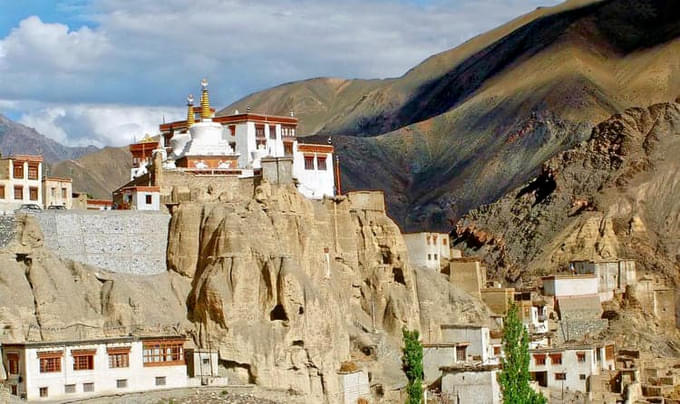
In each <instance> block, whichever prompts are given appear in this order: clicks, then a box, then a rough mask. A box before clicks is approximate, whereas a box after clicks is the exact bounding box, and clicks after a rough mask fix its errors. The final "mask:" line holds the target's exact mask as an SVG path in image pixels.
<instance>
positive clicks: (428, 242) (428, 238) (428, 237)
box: [426, 236, 430, 245]
mask: <svg viewBox="0 0 680 404" xmlns="http://www.w3.org/2000/svg"><path fill="white" fill-rule="evenodd" d="M426 239H427V245H430V236H427V237H426Z"/></svg>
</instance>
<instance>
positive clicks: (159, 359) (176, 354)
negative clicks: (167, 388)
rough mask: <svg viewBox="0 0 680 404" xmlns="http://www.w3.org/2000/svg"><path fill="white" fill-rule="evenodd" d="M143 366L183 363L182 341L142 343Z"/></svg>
mask: <svg viewBox="0 0 680 404" xmlns="http://www.w3.org/2000/svg"><path fill="white" fill-rule="evenodd" d="M143 356H144V366H173V365H181V364H183V363H184V342H183V341H158V342H145V343H144V353H143Z"/></svg>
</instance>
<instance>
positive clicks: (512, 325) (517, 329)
mask: <svg viewBox="0 0 680 404" xmlns="http://www.w3.org/2000/svg"><path fill="white" fill-rule="evenodd" d="M518 310H519V309H518V307H517V305H516V304H515V303H514V302H511V303H510V308H509V309H508V314H507V315H506V316H505V321H504V324H503V349H504V350H505V358H503V370H501V372H500V374H499V376H498V379H499V380H498V381H499V383H500V385H501V391H502V392H503V403H505V404H545V403H546V399H545V397H543V395H542V394H540V393H537V392H535V391H534V390H533V389H532V388H531V386H530V385H529V379H530V378H529V360H530V358H529V333H528V332H527V330H526V328H524V325H523V324H522V320H520V318H519V313H518Z"/></svg>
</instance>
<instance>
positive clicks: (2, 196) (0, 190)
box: [0, 185, 5, 199]
mask: <svg viewBox="0 0 680 404" xmlns="http://www.w3.org/2000/svg"><path fill="white" fill-rule="evenodd" d="M0 199H5V186H4V185H0Z"/></svg>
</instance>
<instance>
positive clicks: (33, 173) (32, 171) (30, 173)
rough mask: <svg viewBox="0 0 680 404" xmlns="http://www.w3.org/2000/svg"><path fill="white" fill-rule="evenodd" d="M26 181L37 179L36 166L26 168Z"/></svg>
mask: <svg viewBox="0 0 680 404" xmlns="http://www.w3.org/2000/svg"><path fill="white" fill-rule="evenodd" d="M28 179H29V180H37V179H38V166H37V165H33V164H31V165H29V166H28Z"/></svg>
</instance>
